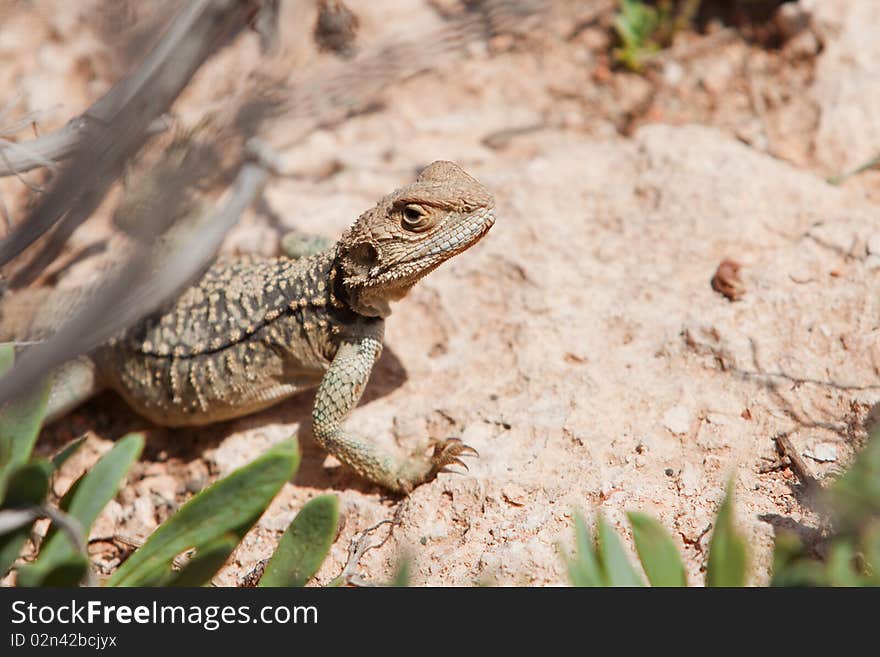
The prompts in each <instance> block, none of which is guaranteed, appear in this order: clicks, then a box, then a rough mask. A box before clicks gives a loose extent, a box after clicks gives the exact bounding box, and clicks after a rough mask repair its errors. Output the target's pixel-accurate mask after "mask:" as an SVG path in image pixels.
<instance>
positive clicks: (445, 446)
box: [431, 438, 479, 472]
mask: <svg viewBox="0 0 880 657" xmlns="http://www.w3.org/2000/svg"><path fill="white" fill-rule="evenodd" d="M433 443H434V453H433V454H431V464H432V468H431V469H432V470H433V471H434V472H441V471H446V472H455V471H454V470H447V469H446V468H447V467H448V466H450V465H458V466H461V467H462V468H464V469H465V470H466V471H467V470H468V466H467V464H466V463H465V462H464V461H462V460H461V459H460V458H459V457H460V456H479V454H477V450H475V449H474V448H473V447H471V446H470V445H465V444H464V443H463V442H462V441H461V439H460V438H447V439H446V440H435V441H433Z"/></svg>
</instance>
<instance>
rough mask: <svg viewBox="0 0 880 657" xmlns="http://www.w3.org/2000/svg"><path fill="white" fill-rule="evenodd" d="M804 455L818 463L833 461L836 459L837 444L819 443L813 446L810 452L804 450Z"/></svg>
mask: <svg viewBox="0 0 880 657" xmlns="http://www.w3.org/2000/svg"><path fill="white" fill-rule="evenodd" d="M804 456H808V457H809V458H811V459H813V460H814V461H818V462H819V463H833V462H834V461H836V460H837V446H836V445H832V444H831V443H819V444H818V445H816V446H815V447H813V451H812V452H804Z"/></svg>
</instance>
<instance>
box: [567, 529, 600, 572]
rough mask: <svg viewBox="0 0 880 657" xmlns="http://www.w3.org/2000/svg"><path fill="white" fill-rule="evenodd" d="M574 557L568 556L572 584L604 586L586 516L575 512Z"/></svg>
mask: <svg viewBox="0 0 880 657" xmlns="http://www.w3.org/2000/svg"><path fill="white" fill-rule="evenodd" d="M574 537H575V553H574V557H572V558H566V560H565V561H566V565H567V566H568V578H569V580H571V585H572V586H589V587H592V586H602V574H601V572H600V571H599V562H598V561H597V560H596V554H595V552H594V550H593V541H592V540H591V538H590V533H589V532H588V531H587V524H586V523H585V522H584V517H583V516H582V515H581V514H580V513H578V512H575V514H574Z"/></svg>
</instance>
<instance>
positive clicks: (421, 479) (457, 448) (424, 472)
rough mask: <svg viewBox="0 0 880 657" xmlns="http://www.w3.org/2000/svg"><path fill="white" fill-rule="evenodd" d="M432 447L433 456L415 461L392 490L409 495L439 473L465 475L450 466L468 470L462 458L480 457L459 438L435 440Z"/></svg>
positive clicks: (399, 477) (398, 479) (421, 457)
mask: <svg viewBox="0 0 880 657" xmlns="http://www.w3.org/2000/svg"><path fill="white" fill-rule="evenodd" d="M431 445H432V446H433V447H434V451H433V452H432V453H431V455H430V456H428V457H425V456H420V457H418V458H417V459H413V461H411V462H410V465H409V466H408V467H407V468H406V469H405V470H404V474H403V476H398V477H397V478H396V480H395V482H394V485H392V486H390V487H391V488H394V489H396V490H398V491H400V492H403V493H406V494H409V493H410V492H412V490H413V488H415V487H416V486H418V485H419V484H423V483H426V482H428V481H432V480H433V479H435V478H436V477H437V474H438V473H439V472H452V473H455V474H464V473H462V472H459V471H458V470H453V469H450V466H453V465H457V466H460V467H462V468H464V469H465V470H468V467H467V464H466V463H465V462H464V461H462V460H461V458H460V457H462V456H479V454H478V453H477V450H475V449H474V448H473V447H471V446H470V445H465V444H464V443H463V442H461V439H459V438H446V439H443V440H438V439H434V440H432V441H431Z"/></svg>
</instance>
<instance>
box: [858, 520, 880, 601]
mask: <svg viewBox="0 0 880 657" xmlns="http://www.w3.org/2000/svg"><path fill="white" fill-rule="evenodd" d="M862 555H863V557H864V559H865V570H866V571H867V578H868V582H869V583H870V585H871V586H880V519H878V520H874V521H873V522H872V523H871V524H870V525H869V526H868V528H867V529H866V530H865V531H864V533H863V534H862Z"/></svg>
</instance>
